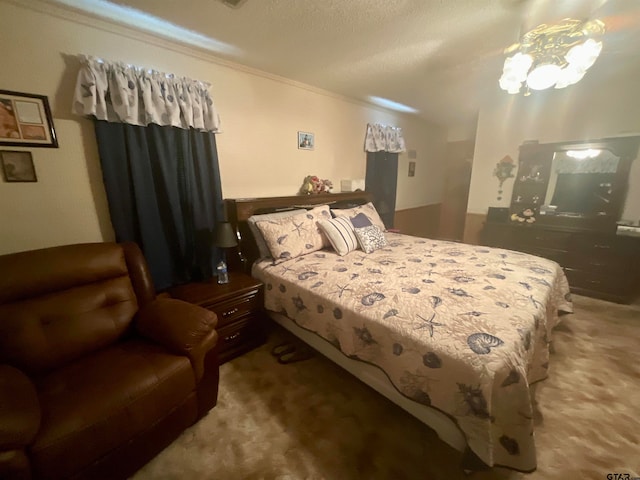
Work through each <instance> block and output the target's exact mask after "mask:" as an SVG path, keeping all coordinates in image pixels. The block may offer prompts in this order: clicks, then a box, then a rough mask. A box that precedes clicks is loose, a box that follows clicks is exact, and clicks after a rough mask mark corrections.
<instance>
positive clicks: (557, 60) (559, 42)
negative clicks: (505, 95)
mask: <svg viewBox="0 0 640 480" xmlns="http://www.w3.org/2000/svg"><path fill="white" fill-rule="evenodd" d="M604 31H605V28H604V23H602V22H601V21H600V20H590V21H586V22H583V21H581V20H574V19H571V18H565V19H564V20H562V21H561V22H560V23H558V24H554V25H546V24H542V25H539V26H537V27H536V28H534V29H533V30H531V31H530V32H527V33H526V34H524V35H523V37H522V40H521V41H520V43H514V44H513V45H511V46H510V47H508V48H506V49H505V51H504V53H505V54H507V55H510V54H513V55H511V56H509V57H507V58H506V59H505V61H504V68H503V71H502V76H501V77H500V81H499V83H500V88H502V89H503V90H506V91H507V92H509V93H511V94H516V93H519V92H520V89H521V88H522V86H523V85H524V87H525V92H524V94H525V95H530V93H531V92H530V90H544V89H547V88H550V87H553V86H555V88H564V87H567V86H569V85H573V84H574V83H577V82H579V81H580V80H581V79H582V77H584V74H585V73H586V71H587V70H588V69H589V67H591V65H593V64H594V63H595V61H596V59H597V58H598V55H600V51H601V50H602V42H600V41H599V40H597V38H598V37H600V36H602V35H603V34H604ZM594 37H595V38H594ZM514 52H515V53H514Z"/></svg>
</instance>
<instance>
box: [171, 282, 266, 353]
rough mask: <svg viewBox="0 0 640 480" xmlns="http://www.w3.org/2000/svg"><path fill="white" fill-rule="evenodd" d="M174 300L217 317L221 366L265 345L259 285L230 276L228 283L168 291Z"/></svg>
mask: <svg viewBox="0 0 640 480" xmlns="http://www.w3.org/2000/svg"><path fill="white" fill-rule="evenodd" d="M169 294H170V295H171V296H172V297H173V298H178V299H180V300H184V301H186V302H189V303H195V304H196V305H200V306H201V307H204V308H206V309H208V310H211V311H212V312H214V313H215V314H216V315H217V316H218V326H217V327H216V330H217V331H218V335H219V340H218V342H219V350H218V358H219V361H220V364H222V363H224V362H227V361H229V360H231V359H232V358H235V357H237V356H239V355H241V354H243V353H245V352H247V351H249V350H251V349H253V348H255V347H257V346H258V345H260V344H261V343H263V342H264V341H265V312H264V297H263V295H264V291H263V285H262V283H261V282H260V281H258V280H256V279H254V278H253V277H251V276H249V275H247V274H244V273H240V272H231V273H229V283H225V284H218V283H217V282H216V279H215V278H212V279H211V280H210V281H206V282H194V283H187V284H185V285H180V286H177V287H173V288H170V289H169Z"/></svg>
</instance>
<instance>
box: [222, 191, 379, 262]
mask: <svg viewBox="0 0 640 480" xmlns="http://www.w3.org/2000/svg"><path fill="white" fill-rule="evenodd" d="M371 201H373V195H372V194H371V193H369V192H362V191H360V192H347V193H327V194H319V195H294V196H290V197H262V198H228V199H225V201H224V203H225V211H226V215H227V219H228V220H229V222H231V224H232V225H233V226H234V227H235V229H236V235H237V237H238V255H237V256H233V257H231V258H229V264H230V267H231V268H234V269H242V270H243V271H248V270H249V269H250V268H251V265H253V262H254V261H255V260H257V258H258V255H259V254H258V247H257V245H256V242H255V240H254V239H253V234H252V233H251V230H250V229H249V226H248V224H247V219H248V218H249V217H250V216H251V215H260V214H263V213H273V212H281V211H285V210H293V209H296V208H313V207H314V206H316V205H329V206H330V207H331V208H350V207H355V206H357V205H362V204H364V203H367V202H371Z"/></svg>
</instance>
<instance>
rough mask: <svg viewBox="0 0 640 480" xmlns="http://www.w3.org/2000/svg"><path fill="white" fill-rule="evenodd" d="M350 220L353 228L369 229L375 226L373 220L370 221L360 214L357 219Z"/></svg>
mask: <svg viewBox="0 0 640 480" xmlns="http://www.w3.org/2000/svg"><path fill="white" fill-rule="evenodd" d="M350 220H351V224H352V225H353V228H362V227H369V226H371V225H373V224H372V223H371V220H369V217H367V216H366V215H365V214H364V213H359V214H357V215H356V216H355V217H351V219H350Z"/></svg>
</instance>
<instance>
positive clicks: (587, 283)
mask: <svg viewBox="0 0 640 480" xmlns="http://www.w3.org/2000/svg"><path fill="white" fill-rule="evenodd" d="M564 272H565V274H566V275H567V280H568V281H569V286H570V287H571V288H572V289H573V288H576V289H582V290H588V291H593V292H600V293H605V294H612V295H620V296H626V295H629V294H630V293H631V292H633V290H634V289H635V288H636V283H637V280H636V279H635V278H633V277H626V276H625V275H614V274H609V273H606V272H601V271H600V272H597V271H586V270H578V269H574V268H565V269H564Z"/></svg>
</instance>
